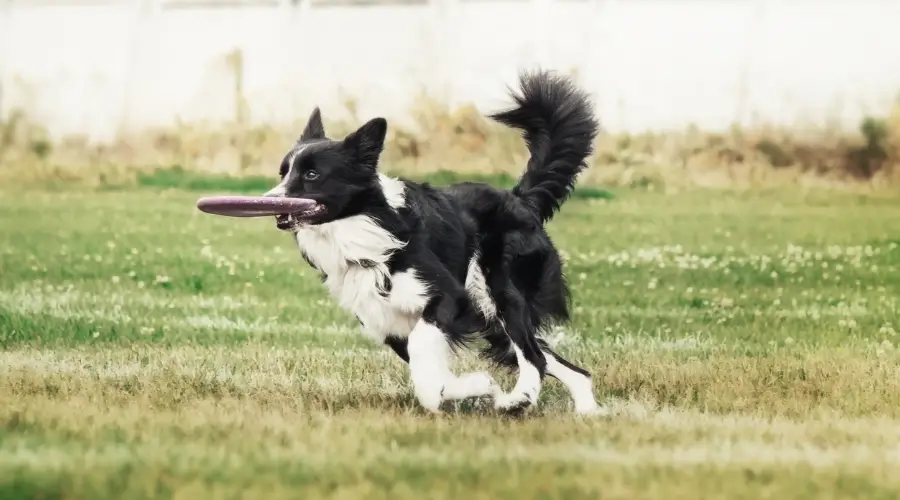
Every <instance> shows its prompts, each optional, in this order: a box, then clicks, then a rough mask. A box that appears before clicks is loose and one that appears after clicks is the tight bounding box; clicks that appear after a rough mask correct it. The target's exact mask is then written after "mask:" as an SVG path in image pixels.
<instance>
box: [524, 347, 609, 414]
mask: <svg viewBox="0 0 900 500" xmlns="http://www.w3.org/2000/svg"><path fill="white" fill-rule="evenodd" d="M538 343H539V344H540V346H541V351H542V352H543V353H544V357H545V358H546V359H547V375H550V376H551V377H553V378H555V379H557V380H559V381H560V382H562V383H563V385H565V386H566V389H568V390H569V394H570V395H571V396H572V402H573V403H575V412H576V413H580V414H582V415H594V414H601V413H603V410H602V409H601V408H600V407H599V406H598V405H597V401H596V400H595V399H594V387H593V383H592V381H591V374H590V373H588V371H587V370H585V369H583V368H580V367H578V366H576V365H574V364H572V363H571V362H569V361H567V360H566V359H564V358H563V357H562V356H560V355H559V354H556V353H555V352H553V350H552V349H550V346H548V345H547V343H546V342H545V341H543V340H541V339H539V340H538Z"/></svg>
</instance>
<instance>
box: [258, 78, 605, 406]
mask: <svg viewBox="0 0 900 500" xmlns="http://www.w3.org/2000/svg"><path fill="white" fill-rule="evenodd" d="M510 94H511V97H512V99H513V101H514V103H515V105H514V106H513V107H511V108H510V109H508V110H506V111H502V112H498V113H495V114H491V115H488V116H489V118H491V119H493V120H495V121H497V122H499V123H502V124H504V125H506V126H509V127H512V128H515V129H518V130H520V131H521V133H522V134H523V136H524V140H525V144H526V146H527V148H528V151H529V153H530V158H529V160H528V163H527V166H526V167H525V172H524V174H523V175H522V176H521V178H520V179H519V181H518V184H517V185H516V186H515V187H514V188H513V189H511V190H503V189H498V188H495V187H492V186H490V185H487V184H482V183H474V182H462V183H458V184H455V185H451V186H449V187H442V188H438V187H433V186H430V185H428V184H426V183H417V182H413V181H410V180H406V179H403V178H392V177H388V176H386V175H384V174H382V173H380V172H379V171H378V166H379V157H380V155H381V152H382V150H383V148H384V141H385V135H386V133H387V121H386V120H385V119H384V118H373V119H371V120H369V121H368V122H366V123H365V124H364V125H362V126H361V127H359V129H357V130H356V131H354V132H352V133H350V134H349V135H347V136H346V137H344V138H343V139H342V140H336V139H330V138H328V137H327V136H326V135H325V129H324V127H323V125H322V116H321V113H320V110H319V108H318V107H316V108H315V109H314V110H313V111H312V113H311V115H310V117H309V119H308V122H307V124H306V126H305V127H304V129H303V131H302V133H301V135H300V138H299V139H298V140H297V141H296V143H295V144H294V145H293V147H292V148H291V149H290V151H289V152H288V153H287V154H286V155H285V156H284V159H283V161H282V162H281V166H280V171H279V176H280V178H281V180H280V182H279V183H278V184H277V185H276V186H275V187H274V188H272V189H271V190H270V191H269V192H267V193H266V194H265V196H276V197H285V196H286V197H300V198H309V199H312V200H314V201H315V202H316V205H315V206H314V207H313V208H310V209H308V210H305V211H304V212H302V213H296V214H291V215H282V216H278V217H276V225H277V227H278V229H280V230H282V231H286V232H289V233H291V234H292V235H293V237H294V238H295V239H296V242H297V245H298V246H299V248H300V251H301V255H302V257H303V258H304V260H306V262H307V263H308V264H309V265H310V266H312V267H313V268H315V269H316V270H317V271H318V272H319V273H320V274H321V278H322V281H323V282H324V284H325V286H326V287H327V288H328V290H329V291H330V293H331V295H332V296H333V297H334V298H335V299H336V300H337V302H338V303H339V304H340V306H341V307H342V308H344V309H346V310H347V311H349V312H350V313H352V314H354V315H355V316H356V318H357V319H358V320H359V322H360V326H361V329H362V330H363V331H364V332H366V333H367V334H368V335H370V336H371V337H372V338H374V339H375V340H376V341H377V342H379V343H383V344H386V345H387V346H388V347H390V348H391V349H393V351H394V352H396V354H397V355H398V356H399V357H400V358H401V359H402V360H403V361H404V362H406V363H407V364H408V368H409V373H410V379H411V383H412V386H413V389H414V393H415V396H416V399H417V401H418V403H419V404H420V405H421V406H422V407H423V408H424V409H425V410H427V411H429V412H434V413H440V412H441V409H440V406H441V404H442V403H443V402H444V401H454V400H461V399H465V398H471V397H490V398H492V400H493V404H494V407H495V408H496V409H497V410H499V411H501V412H508V413H521V412H523V411H525V410H527V409H528V408H531V407H534V406H535V405H536V403H537V401H538V396H539V394H540V391H541V384H542V381H543V378H544V376H545V375H550V376H551V377H554V378H556V379H558V380H559V381H560V382H562V383H563V384H564V385H565V386H566V387H567V389H568V390H569V392H570V395H571V397H572V400H573V402H574V407H575V411H576V412H577V413H581V414H590V413H596V412H598V411H600V407H599V406H598V404H597V402H596V401H595V399H594V393H593V386H592V381H591V375H590V373H588V372H587V371H586V370H584V369H583V368H580V367H578V366H576V365H574V364H572V363H571V362H569V361H567V360H565V359H563V358H562V357H561V356H560V355H559V354H557V353H555V352H553V350H552V349H551V348H550V346H549V345H548V343H547V342H546V341H545V340H544V339H542V338H541V332H542V331H543V330H544V329H545V328H546V327H547V326H549V325H551V324H555V323H559V322H564V321H567V320H568V319H569V302H570V292H569V289H568V287H567V284H566V280H565V277H564V274H563V266H562V261H561V259H560V256H559V253H558V252H557V250H556V248H555V247H554V245H553V242H552V241H551V239H550V236H549V235H548V234H547V232H546V230H545V228H544V225H545V223H546V222H547V221H549V220H550V219H551V218H552V217H553V215H554V214H555V213H556V212H557V211H558V210H559V208H560V206H561V205H562V204H563V203H564V202H565V201H566V199H567V198H568V197H569V195H570V193H571V191H572V190H573V188H574V185H575V182H576V177H577V175H578V174H579V173H580V172H582V171H583V170H584V169H585V168H586V161H585V160H586V158H587V157H588V156H589V155H590V154H592V153H593V141H594V138H595V137H596V135H597V133H598V128H599V124H598V122H597V120H596V119H595V117H594V114H593V110H592V105H591V103H590V102H589V99H588V96H587V94H586V93H585V92H584V91H582V90H581V89H579V88H577V87H576V86H575V85H574V84H573V83H572V82H571V81H570V80H569V79H567V78H565V77H562V76H557V75H556V74H554V73H552V72H550V71H542V70H539V71H534V72H523V73H520V75H519V89H518V92H516V91H515V90H514V89H510ZM476 343H481V344H483V345H482V346H480V347H479V348H478V349H479V351H480V352H481V354H482V356H484V357H486V358H487V359H489V360H492V361H493V362H494V363H495V364H496V365H499V366H501V367H504V366H505V367H508V368H510V369H515V368H518V378H517V381H516V384H515V387H514V388H513V389H512V391H510V392H509V393H505V392H503V391H502V390H501V389H500V387H499V386H498V384H497V383H496V382H495V381H494V379H493V377H491V375H490V374H488V373H487V372H474V373H465V374H461V375H456V374H454V373H453V372H452V371H451V370H450V367H449V361H450V355H451V354H452V353H454V352H455V350H456V349H457V348H460V347H463V346H466V347H469V348H473V347H474V344H476Z"/></svg>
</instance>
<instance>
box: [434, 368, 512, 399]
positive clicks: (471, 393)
mask: <svg viewBox="0 0 900 500" xmlns="http://www.w3.org/2000/svg"><path fill="white" fill-rule="evenodd" d="M499 394H500V386H499V385H497V383H496V382H495V381H494V377H492V376H491V375H490V374H489V373H487V372H475V373H466V374H464V375H460V376H459V377H454V378H453V379H452V380H450V381H448V382H447V384H446V385H445V386H444V399H454V400H458V399H466V398H472V397H485V396H490V397H494V398H496V397H497V396H498V395H499Z"/></svg>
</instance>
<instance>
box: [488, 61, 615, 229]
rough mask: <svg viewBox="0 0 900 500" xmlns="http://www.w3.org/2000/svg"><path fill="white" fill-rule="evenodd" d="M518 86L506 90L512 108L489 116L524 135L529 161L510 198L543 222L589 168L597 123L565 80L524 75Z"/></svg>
mask: <svg viewBox="0 0 900 500" xmlns="http://www.w3.org/2000/svg"><path fill="white" fill-rule="evenodd" d="M519 88H520V93H519V94H516V93H515V92H510V93H511V94H512V98H513V100H514V101H515V103H516V106H515V107H514V108H511V109H509V110H506V111H502V112H500V113H495V114H493V115H490V118H492V119H494V120H496V121H498V122H500V123H503V124H504V125H507V126H510V127H513V128H516V129H519V130H522V131H523V132H524V136H525V143H526V144H527V146H528V151H529V152H530V153H531V158H530V159H529V160H528V167H527V168H526V170H525V173H524V174H523V175H522V177H521V178H520V179H519V183H518V184H517V185H516V187H515V188H513V194H515V195H516V196H518V197H519V198H521V199H522V200H523V201H525V203H527V204H528V205H529V206H530V207H531V208H532V210H533V211H534V212H535V213H536V214H537V215H538V216H539V217H540V218H541V221H544V222H546V221H548V220H550V218H551V217H553V214H554V213H555V212H556V211H557V210H559V207H560V206H561V205H562V204H563V202H564V201H566V199H567V198H568V197H569V194H570V193H571V192H572V189H574V187H575V178H576V176H577V175H578V174H579V173H580V172H581V171H582V170H584V169H585V168H586V167H587V164H586V163H585V158H587V157H588V156H589V155H590V154H591V153H592V152H593V149H594V148H593V142H594V138H595V137H596V136H597V132H598V129H599V124H598V122H597V120H596V119H595V118H594V113H593V109H592V106H591V103H590V101H589V99H588V95H587V94H586V93H585V92H584V91H582V90H580V89H579V88H577V87H576V86H575V85H574V84H573V83H572V82H571V81H570V80H569V79H567V78H565V77H560V76H555V75H553V74H552V73H549V72H546V71H539V72H535V73H523V74H521V75H520V77H519Z"/></svg>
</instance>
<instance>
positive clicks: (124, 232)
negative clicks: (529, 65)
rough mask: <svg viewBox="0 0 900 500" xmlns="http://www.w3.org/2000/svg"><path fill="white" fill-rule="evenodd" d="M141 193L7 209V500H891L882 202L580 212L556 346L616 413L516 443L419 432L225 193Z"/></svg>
mask: <svg viewBox="0 0 900 500" xmlns="http://www.w3.org/2000/svg"><path fill="white" fill-rule="evenodd" d="M148 175H151V177H145V180H144V181H142V182H141V184H142V187H138V188H124V187H120V188H117V189H110V190H105V191H99V192H87V191H67V190H61V191H54V192H48V191H27V192H12V191H3V192H2V193H0V227H2V228H3V230H2V231H0V346H2V350H0V499H4V500H5V499H19V498H29V499H30V498H90V499H103V498H115V499H140V498H191V497H200V498H265V499H277V498H304V499H313V498H324V497H329V498H347V499H356V498H392V499H404V498H416V499H418V498H429V499H431V498H438V499H440V498H454V499H455V498H467V497H472V498H485V499H487V498H511V499H512V498H515V499H521V498H541V499H551V498H628V499H635V498H664V497H670V498H676V499H682V498H683V499H696V498H721V499H740V498H816V499H820V498H826V499H827V498H867V499H878V498H896V497H897V495H898V494H900V477H898V475H897V474H896V470H897V468H898V466H900V446H898V443H900V376H898V375H900V370H898V361H900V353H898V351H897V349H895V345H897V344H898V342H900V338H898V336H897V329H898V328H900V318H898V312H897V311H898V310H897V303H898V297H900V269H898V265H900V248H898V246H900V238H898V236H897V235H898V234H900V200H894V199H879V198H871V197H868V198H864V197H858V196H853V195H850V194H846V193H843V194H842V193H834V192H832V193H819V192H815V191H813V192H808V193H806V194H802V195H801V194H798V193H797V192H788V191H769V192H754V193H743V194H730V195H727V196H725V195H723V194H721V193H716V192H704V191H692V192H690V193H681V194H675V195H670V196H662V195H654V194H650V193H637V192H634V191H623V192H618V193H617V195H616V196H615V197H614V198H611V197H610V196H608V195H606V194H604V195H602V196H593V195H584V196H582V197H580V198H576V199H574V200H572V201H571V202H569V203H568V204H567V205H566V206H565V207H564V210H563V212H562V214H561V215H560V216H559V217H558V218H557V219H556V220H554V222H553V223H552V224H551V232H552V234H553V236H554V239H555V241H556V242H557V244H558V245H559V247H560V248H561V249H563V250H564V253H565V256H566V259H567V264H566V266H567V271H568V273H569V277H570V281H571V283H572V287H573V292H574V297H575V304H574V306H575V307H574V318H575V319H574V322H573V323H572V325H570V326H569V327H566V328H564V329H560V330H558V331H555V332H552V334H551V335H550V338H551V339H552V340H553V341H554V342H556V344H557V348H558V350H560V351H561V352H563V353H565V354H566V355H567V356H569V357H570V358H571V359H573V360H575V361H577V362H578V363H579V364H582V365H584V366H586V367H587V368H588V369H589V370H591V371H592V373H594V375H595V378H596V386H597V387H596V390H597V393H598V397H599V398H600V400H601V401H603V402H605V403H607V404H609V405H610V407H611V408H612V409H613V410H614V415H613V416H612V417H611V418H608V419H582V418H577V417H575V416H573V415H572V414H571V410H570V402H569V401H568V399H567V395H566V393H565V392H564V391H563V390H562V389H561V386H560V385H559V384H558V383H556V382H555V381H552V380H548V381H547V383H546V385H545V390H544V392H543V393H542V395H541V401H540V407H539V408H538V410H537V411H536V412H535V413H534V414H532V415H529V416H528V417H527V418H525V419H522V420H508V419H503V418H499V417H498V416H497V415H494V414H493V413H492V412H491V411H490V410H487V409H484V408H482V407H481V406H480V405H478V404H475V403H471V402H465V403H461V404H460V405H458V406H457V407H449V408H448V412H447V414H445V415H443V416H440V417H434V416H429V415H426V414H424V413H423V412H421V411H420V410H419V408H418V406H417V404H416V402H415V400H414V398H413V396H412V393H411V390H410V387H409V381H408V377H407V374H406V369H405V366H404V365H403V363H402V362H400V361H399V359H397V358H396V357H394V356H393V355H392V354H390V353H389V351H388V349H386V348H384V347H380V346H377V345H373V344H371V343H370V341H368V340H367V339H366V338H365V337H363V336H362V335H361V334H359V332H358V331H357V326H356V323H355V322H354V320H353V318H352V317H348V315H347V314H346V313H344V312H342V311H340V310H339V309H338V308H337V307H336V306H335V305H334V304H333V303H332V302H331V301H330V300H329V299H328V297H327V296H326V293H325V291H324V290H323V288H322V287H321V285H320V283H319V281H318V278H317V276H316V274H315V273H313V272H312V271H311V270H310V269H308V268H307V267H306V266H305V264H303V263H302V260H301V259H300V256H299V255H298V253H297V251H296V249H295V247H294V246H293V245H292V243H291V241H290V238H289V237H288V236H287V235H285V234H282V233H279V232H277V231H275V230H274V228H273V227H272V224H271V222H270V221H264V220H233V219H225V218H217V217H212V216H209V215H205V214H202V213H199V212H198V211H197V210H195V209H194V206H193V203H194V201H195V199H196V198H197V197H198V196H199V195H201V194H209V193H214V192H219V191H222V190H228V189H229V187H228V186H229V185H228V181H224V180H221V179H219V180H216V179H214V178H196V177H193V178H186V177H185V176H181V177H179V175H180V174H173V173H172V172H163V173H158V174H155V175H156V177H152V175H153V174H148ZM160 179H162V180H160ZM185 179H187V180H185ZM192 179H193V180H192ZM444 180H452V179H450V178H449V177H448V178H445V179H444ZM494 180H495V181H496V182H497V183H499V184H502V183H503V179H494ZM438 181H440V179H438ZM247 182H249V181H247ZM439 183H440V182H439ZM173 186H175V187H177V189H171V188H172V187H173ZM162 188H166V189H162ZM257 188H258V186H256V185H255V184H240V183H238V184H233V185H232V186H231V190H234V191H241V190H245V189H246V190H250V191H255V190H257ZM605 198H611V199H605ZM457 366H458V367H460V369H463V368H468V367H475V366H483V365H482V363H481V362H480V361H478V360H476V359H473V358H472V357H471V356H462V357H461V359H459V360H458V361H457ZM500 380H501V381H502V383H503V384H504V385H505V386H506V387H507V388H509V387H511V383H512V380H511V378H510V377H509V376H507V375H503V374H500Z"/></svg>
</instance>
